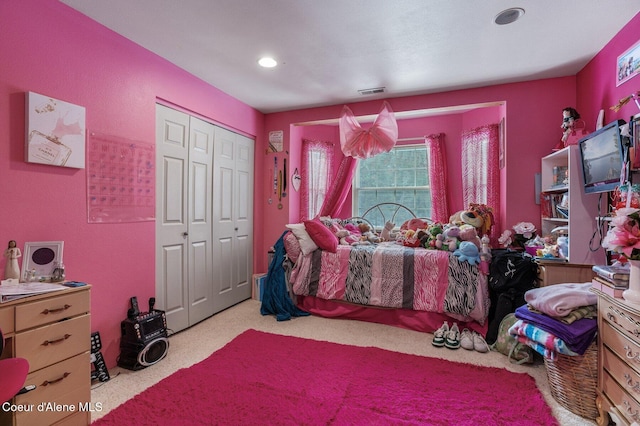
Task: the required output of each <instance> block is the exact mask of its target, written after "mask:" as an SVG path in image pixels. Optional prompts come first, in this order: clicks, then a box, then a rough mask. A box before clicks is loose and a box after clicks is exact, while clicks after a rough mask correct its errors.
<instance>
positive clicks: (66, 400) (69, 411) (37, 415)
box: [16, 363, 91, 426]
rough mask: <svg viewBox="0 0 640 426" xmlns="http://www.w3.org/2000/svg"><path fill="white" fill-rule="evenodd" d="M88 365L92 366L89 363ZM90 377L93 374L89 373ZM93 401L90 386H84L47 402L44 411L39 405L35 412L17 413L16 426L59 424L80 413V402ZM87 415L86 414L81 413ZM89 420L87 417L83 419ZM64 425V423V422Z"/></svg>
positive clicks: (36, 405)
mask: <svg viewBox="0 0 640 426" xmlns="http://www.w3.org/2000/svg"><path fill="white" fill-rule="evenodd" d="M87 365H90V364H89V363H87ZM87 374H88V376H87V377H89V375H90V374H91V373H87ZM90 399H91V389H90V386H82V387H79V388H76V389H73V390H72V391H71V392H69V393H66V394H64V395H58V396H56V398H55V399H54V400H50V401H46V402H45V404H46V405H42V406H41V408H42V410H39V409H38V407H39V405H38V404H39V403H36V404H35V405H34V406H33V410H32V411H29V412H18V413H16V425H18V426H42V425H51V424H53V423H56V422H59V421H61V420H63V419H65V418H66V417H69V416H72V415H74V414H77V413H78V410H80V408H79V404H78V401H88V400H90ZM81 414H85V413H81ZM81 418H85V419H86V418H87V417H81ZM63 424H64V422H63Z"/></svg>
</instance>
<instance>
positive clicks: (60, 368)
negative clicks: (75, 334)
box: [15, 352, 91, 408]
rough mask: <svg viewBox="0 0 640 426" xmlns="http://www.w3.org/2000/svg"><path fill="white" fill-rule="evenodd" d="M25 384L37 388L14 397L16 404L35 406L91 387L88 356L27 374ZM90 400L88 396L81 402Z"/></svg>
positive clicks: (79, 356)
mask: <svg viewBox="0 0 640 426" xmlns="http://www.w3.org/2000/svg"><path fill="white" fill-rule="evenodd" d="M25 383H26V384H28V385H36V386H37V387H36V388H35V389H34V390H32V391H31V392H29V393H26V394H24V395H18V396H16V399H15V401H16V404H21V405H28V404H32V405H36V406H37V405H38V404H40V403H42V402H45V403H47V402H49V401H56V400H57V399H58V398H59V397H60V396H63V395H65V394H67V393H70V392H73V391H74V390H76V389H80V388H88V387H90V386H91V358H90V354H89V352H85V353H82V354H80V355H76V356H74V357H73V358H69V359H67V360H64V361H61V362H58V363H56V364H53V365H50V366H48V367H46V368H43V369H41V370H38V371H35V372H33V373H29V375H28V376H27V380H26V381H25ZM90 399H91V396H90V395H88V397H87V399H84V400H82V402H88V401H90ZM77 402H80V401H77ZM76 408H78V407H76Z"/></svg>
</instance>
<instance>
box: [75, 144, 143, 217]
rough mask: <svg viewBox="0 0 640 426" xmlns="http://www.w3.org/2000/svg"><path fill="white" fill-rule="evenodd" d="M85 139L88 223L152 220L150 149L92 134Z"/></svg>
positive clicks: (141, 145)
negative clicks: (86, 142) (86, 144)
mask: <svg viewBox="0 0 640 426" xmlns="http://www.w3.org/2000/svg"><path fill="white" fill-rule="evenodd" d="M88 139H89V140H88V153H87V211H88V221H89V223H115V222H140V221H150V220H154V219H155V149H154V145H153V144H150V143H145V142H140V141H132V140H129V139H125V138H122V137H118V136H112V135H102V134H98V133H93V132H92V133H90V135H89V138H88Z"/></svg>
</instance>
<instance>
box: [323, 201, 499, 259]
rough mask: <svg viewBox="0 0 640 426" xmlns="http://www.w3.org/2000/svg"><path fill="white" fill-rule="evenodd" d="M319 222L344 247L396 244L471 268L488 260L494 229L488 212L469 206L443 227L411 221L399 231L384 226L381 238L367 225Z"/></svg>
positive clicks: (476, 205) (416, 219)
mask: <svg viewBox="0 0 640 426" xmlns="http://www.w3.org/2000/svg"><path fill="white" fill-rule="evenodd" d="M320 219H321V220H322V222H323V223H324V224H325V225H326V226H327V227H328V228H329V229H331V230H332V232H333V233H334V234H335V236H336V237H337V238H338V240H339V242H340V244H343V245H358V244H377V243H381V242H385V241H395V242H396V243H398V244H402V245H404V246H408V247H424V248H426V249H431V250H445V251H449V252H451V253H453V254H454V255H455V256H457V257H458V258H459V259H460V260H462V261H466V262H469V263H471V264H474V265H475V264H479V263H480V260H489V259H490V256H491V254H490V253H491V248H490V247H489V237H488V234H489V233H490V232H491V227H492V226H493V216H492V212H491V209H490V208H488V207H486V206H484V205H481V204H470V206H469V209H467V210H462V211H459V212H457V213H455V214H454V215H452V216H451V217H450V218H449V223H446V224H442V223H429V222H428V221H426V220H423V219H419V218H414V219H410V220H407V221H406V222H404V223H403V224H402V225H401V226H400V229H399V231H397V232H394V229H395V224H394V223H391V222H387V223H386V224H385V226H384V228H383V229H382V231H381V232H380V235H378V234H377V233H376V232H375V231H374V230H372V229H371V228H370V226H369V225H368V224H367V223H363V222H361V223H344V224H343V222H342V221H341V220H339V219H331V218H320ZM481 236H482V237H483V238H480V237H481Z"/></svg>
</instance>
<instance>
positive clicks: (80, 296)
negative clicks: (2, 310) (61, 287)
mask: <svg viewBox="0 0 640 426" xmlns="http://www.w3.org/2000/svg"><path fill="white" fill-rule="evenodd" d="M90 306H91V300H90V294H89V292H88V291H80V292H77V293H71V294H64V295H60V296H57V297H51V298H49V299H45V300H40V301H37V302H33V303H25V304H24V305H18V306H16V325H15V329H16V332H19V331H22V330H26V329H28V328H32V327H38V326H40V325H44V324H49V323H52V322H56V321H60V320H63V319H65V318H70V317H73V316H75V315H80V314H84V313H86V312H89V310H90Z"/></svg>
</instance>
